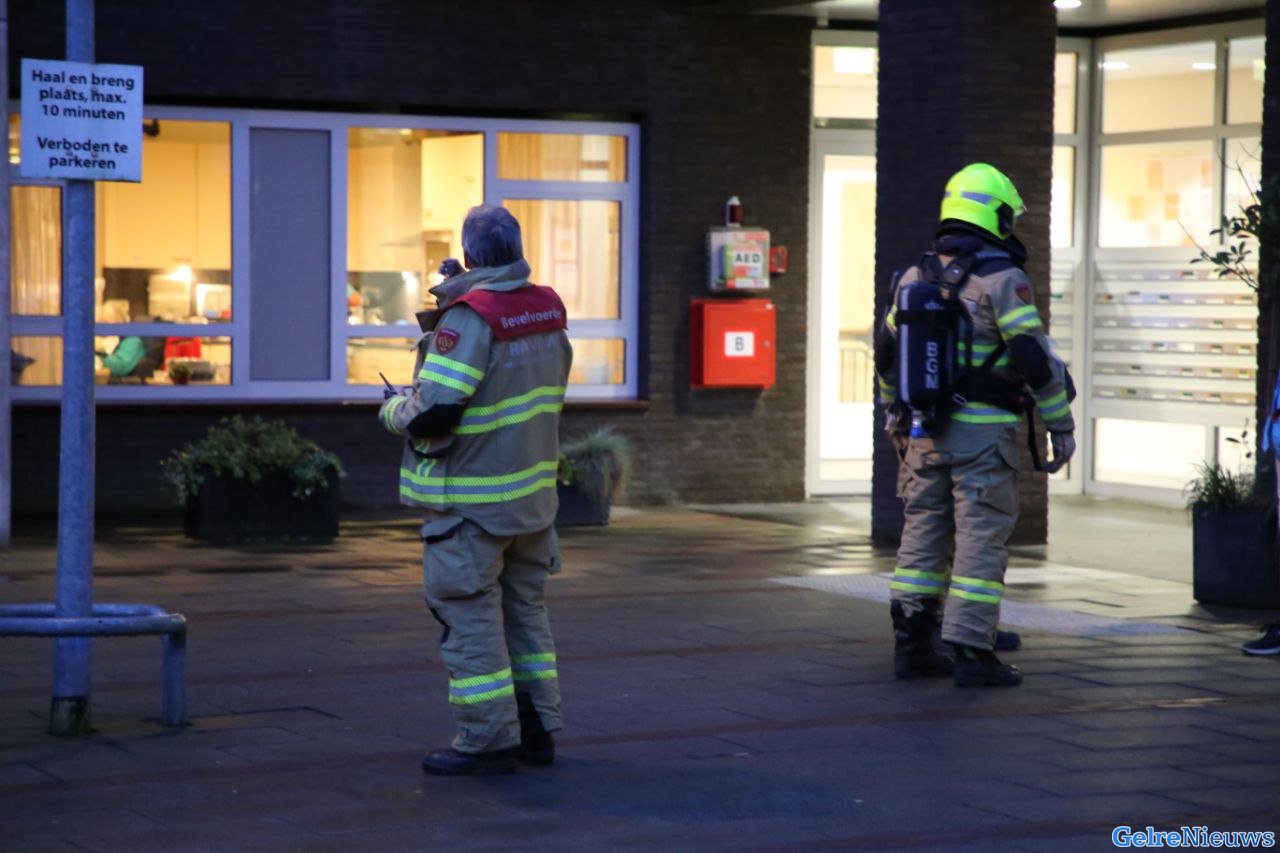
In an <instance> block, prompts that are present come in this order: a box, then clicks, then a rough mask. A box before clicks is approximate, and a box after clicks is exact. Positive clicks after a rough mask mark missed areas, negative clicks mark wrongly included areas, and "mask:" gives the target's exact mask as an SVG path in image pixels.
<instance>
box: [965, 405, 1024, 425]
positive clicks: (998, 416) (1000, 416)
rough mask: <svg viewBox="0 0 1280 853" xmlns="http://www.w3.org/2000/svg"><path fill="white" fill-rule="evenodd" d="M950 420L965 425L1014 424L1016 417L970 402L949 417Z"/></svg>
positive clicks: (1011, 413) (1016, 421)
mask: <svg viewBox="0 0 1280 853" xmlns="http://www.w3.org/2000/svg"><path fill="white" fill-rule="evenodd" d="M951 419H952V420H956V421H960V422H961V423H966V424H1016V423H1018V416H1017V415H1015V414H1014V413H1013V412H1007V411H1004V410H1003V409H998V408H996V407H995V406H989V405H987V404H986V403H979V402H971V403H969V405H967V406H965V407H964V408H963V409H961V410H960V411H958V412H956V413H955V414H954V415H952V416H951Z"/></svg>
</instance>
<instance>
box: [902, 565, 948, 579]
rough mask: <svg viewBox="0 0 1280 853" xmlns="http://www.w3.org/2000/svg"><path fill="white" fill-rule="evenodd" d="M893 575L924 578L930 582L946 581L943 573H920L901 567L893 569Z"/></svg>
mask: <svg viewBox="0 0 1280 853" xmlns="http://www.w3.org/2000/svg"><path fill="white" fill-rule="evenodd" d="M893 574H894V577H899V576H901V577H904V578H924V579H925V580H931V581H944V580H946V579H947V576H946V574H944V573H943V572H922V571H920V570H919V569H904V568H902V566H898V567H897V568H896V569H894V570H893Z"/></svg>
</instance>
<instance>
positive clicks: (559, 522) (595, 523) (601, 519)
mask: <svg viewBox="0 0 1280 853" xmlns="http://www.w3.org/2000/svg"><path fill="white" fill-rule="evenodd" d="M556 494H557V495H558V496H559V498H560V509H559V510H557V512H556V527H599V526H601V525H605V524H608V523H609V502H608V501H597V500H593V499H592V498H591V497H589V496H588V495H587V493H586V492H584V491H583V490H582V489H580V488H578V487H577V486H566V485H565V484H564V483H556Z"/></svg>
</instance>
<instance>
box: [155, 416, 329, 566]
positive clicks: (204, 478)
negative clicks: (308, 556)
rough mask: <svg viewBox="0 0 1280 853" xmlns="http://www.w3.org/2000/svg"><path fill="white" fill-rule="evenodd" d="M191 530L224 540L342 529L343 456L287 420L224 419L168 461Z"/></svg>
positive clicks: (315, 536) (312, 535)
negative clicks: (302, 433)
mask: <svg viewBox="0 0 1280 853" xmlns="http://www.w3.org/2000/svg"><path fill="white" fill-rule="evenodd" d="M162 465H163V468H164V478H165V480H166V481H167V482H168V483H169V484H170V485H171V486H172V487H173V490H174V493H175V495H176V497H177V500H178V503H179V504H180V505H181V506H182V507H183V508H184V510H185V522H184V529H185V531H186V534H187V535H188V536H191V537H192V538H195V539H203V540H207V541H210V542H217V543H231V542H264V541H290V540H304V541H328V540H330V539H333V538H334V537H335V536H337V535H338V478H339V477H342V476H344V472H343V470H342V465H341V463H340V462H339V461H338V457H336V456H334V455H333V454H332V453H329V452H328V451H325V450H322V449H321V448H320V447H319V446H317V445H316V444H315V442H312V441H308V440H307V439H305V438H303V437H302V436H300V435H298V433H297V431H296V430H295V429H293V428H292V427H290V426H289V425H288V424H286V423H285V422H284V421H280V420H271V421H267V420H263V419H262V418H259V417H254V418H243V417H240V416H236V417H232V418H225V419H223V421H222V422H221V423H220V424H219V425H217V426H214V427H211V428H210V429H209V432H208V433H207V434H206V435H205V437H204V438H202V439H200V440H199V441H197V442H195V443H194V444H189V445H187V446H186V447H184V448H182V449H181V450H178V451H175V452H174V453H173V454H172V455H171V456H170V457H169V458H168V459H166V460H165V461H164V462H163V463H162Z"/></svg>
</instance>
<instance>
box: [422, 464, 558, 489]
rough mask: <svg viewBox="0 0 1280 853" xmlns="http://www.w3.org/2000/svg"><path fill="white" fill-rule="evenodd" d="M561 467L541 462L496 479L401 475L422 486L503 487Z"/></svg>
mask: <svg viewBox="0 0 1280 853" xmlns="http://www.w3.org/2000/svg"><path fill="white" fill-rule="evenodd" d="M559 467H560V463H559V461H547V462H539V463H538V464H537V465H531V466H529V467H528V468H525V469H524V470H523V471H517V472H515V473H514V474H502V475H500V476H496V477H424V476H421V475H419V474H415V473H412V472H410V471H408V470H407V469H406V470H402V471H401V472H400V475H401V476H402V477H405V478H406V479H408V480H410V481H412V482H414V483H417V484H418V485H420V486H501V485H504V484H506V483H514V482H516V481H517V480H523V479H525V478H526V477H532V476H533V475H534V474H538V473H540V472H543V471H551V472H554V471H555V470H556V469H557V468H559Z"/></svg>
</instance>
